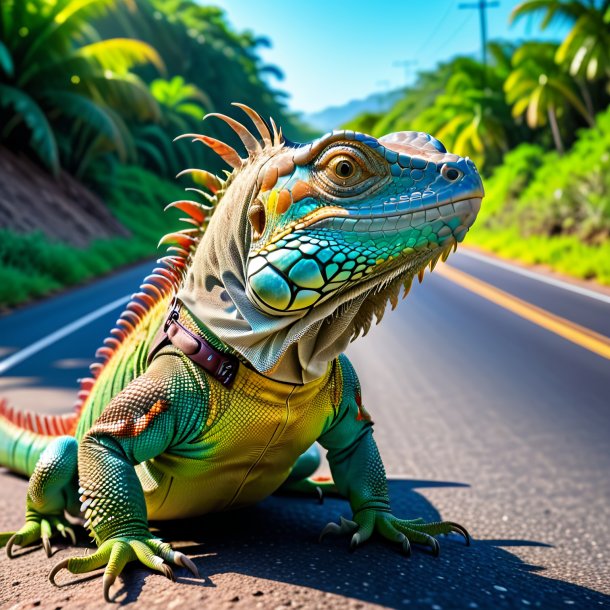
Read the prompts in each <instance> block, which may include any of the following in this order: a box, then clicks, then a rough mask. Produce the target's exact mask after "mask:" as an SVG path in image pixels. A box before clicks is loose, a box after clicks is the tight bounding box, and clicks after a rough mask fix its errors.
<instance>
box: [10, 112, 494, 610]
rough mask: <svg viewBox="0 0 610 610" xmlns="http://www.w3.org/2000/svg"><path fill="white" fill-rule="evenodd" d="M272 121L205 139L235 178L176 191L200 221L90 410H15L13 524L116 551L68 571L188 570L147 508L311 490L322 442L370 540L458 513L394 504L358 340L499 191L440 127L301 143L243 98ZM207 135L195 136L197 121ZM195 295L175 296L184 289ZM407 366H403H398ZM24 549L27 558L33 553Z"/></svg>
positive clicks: (425, 540) (129, 313)
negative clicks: (77, 523)
mask: <svg viewBox="0 0 610 610" xmlns="http://www.w3.org/2000/svg"><path fill="white" fill-rule="evenodd" d="M238 106H239V107H240V108H241V109H242V110H243V111H244V112H245V113H246V114H247V115H248V117H249V118H250V119H251V121H252V123H253V125H254V126H255V128H256V135H254V134H253V133H251V132H250V131H249V130H247V129H246V128H245V127H244V126H243V125H242V124H240V123H238V122H237V121H235V120H234V119H231V118H229V117H226V116H224V115H216V116H218V117H219V118H221V119H222V120H224V121H225V122H226V123H228V125H229V126H230V127H231V128H232V129H233V130H234V131H235V132H236V133H237V135H238V136H239V137H240V139H241V141H242V142H243V144H244V146H245V149H246V151H247V155H246V157H245V158H241V157H240V155H239V154H238V153H237V151H236V150H235V149H233V148H231V147H230V146H228V145H227V144H225V143H223V142H220V141H219V140H215V139H213V138H210V137H207V136H200V135H192V137H193V138H194V139H195V140H197V141H199V142H201V143H203V144H205V145H207V146H210V147H211V148H212V149H213V150H214V151H216V152H217V153H218V154H219V155H220V156H221V157H222V158H223V159H224V160H225V161H226V162H227V163H228V164H229V165H230V166H231V167H232V172H231V173H228V172H227V173H226V179H222V178H219V177H217V176H213V175H212V174H209V173H208V172H205V171H203V170H196V169H191V170H186V172H188V173H190V174H192V176H193V178H194V180H195V182H196V183H197V184H198V186H202V187H204V188H205V189H206V191H202V190H197V189H192V190H195V191H197V192H198V193H199V194H200V195H201V196H202V198H203V203H198V202H195V201H187V200H183V201H178V202H174V203H172V204H170V206H172V207H176V208H179V209H180V210H181V211H183V212H184V213H185V214H186V218H185V219H184V220H185V221H186V222H187V223H188V228H186V229H184V230H182V231H179V232H176V233H170V234H169V235H167V236H165V237H164V238H163V239H162V240H161V243H167V244H169V249H168V255H167V256H166V257H165V258H164V259H162V260H161V261H160V266H159V267H158V268H156V269H155V270H154V272H153V273H152V275H150V276H148V277H147V278H146V279H145V281H144V284H143V285H142V286H141V288H140V292H138V293H136V294H135V295H134V297H133V300H132V301H131V303H130V304H129V305H128V307H127V309H126V311H125V312H124V313H123V314H122V315H121V318H120V319H119V320H118V322H117V326H116V328H114V329H113V330H112V331H111V336H110V337H109V338H108V339H107V340H106V341H105V345H104V346H103V347H102V348H100V350H98V353H97V355H98V356H99V357H100V358H101V362H98V363H95V364H94V365H92V367H91V368H92V373H93V376H92V378H89V379H85V380H83V381H82V383H81V392H80V394H79V408H78V409H77V412H76V413H75V414H72V415H68V416H64V417H56V416H40V415H35V414H31V413H27V414H24V413H19V412H14V411H12V410H11V409H8V408H7V407H6V405H0V463H2V464H3V465H6V466H8V467H9V468H11V469H13V470H15V471H17V472H21V473H24V474H27V475H29V476H30V484H29V488H28V494H27V501H26V523H25V525H24V527H23V528H22V529H21V530H19V531H18V532H8V533H5V534H0V544H1V545H3V544H6V547H7V553H8V555H9V557H10V556H12V548H13V547H14V546H15V545H21V546H23V545H27V544H30V543H33V542H36V541H38V540H40V539H42V542H43V546H44V547H45V550H46V551H47V553H48V554H50V548H51V547H50V542H49V538H50V536H51V535H52V534H53V533H54V530H57V531H58V532H60V533H61V534H63V535H64V536H65V535H66V534H69V535H71V536H72V537H73V532H72V529H71V528H70V526H69V525H68V523H67V522H66V521H65V519H64V513H65V511H68V512H70V513H71V514H73V515H78V514H82V515H83V516H84V518H85V526H86V527H87V528H88V529H89V531H90V533H91V535H92V537H93V538H94V540H95V542H96V543H97V545H98V547H99V548H98V550H97V551H96V552H95V553H93V554H92V555H88V556H85V557H72V558H69V559H64V560H63V561H61V562H60V563H59V564H57V565H56V566H55V568H53V570H52V571H51V574H50V578H51V580H53V579H54V577H55V574H56V573H57V572H58V570H60V569H61V568H63V567H65V568H67V569H68V570H70V571H71V572H74V573H82V572H88V571H90V570H94V569H97V568H99V567H103V566H106V571H105V576H104V596H105V597H106V599H107V600H108V599H109V590H110V586H111V585H112V583H113V582H114V580H115V579H116V577H117V576H118V574H119V573H120V572H121V570H122V569H123V567H124V565H125V564H126V563H127V562H128V561H132V560H136V559H137V560H139V561H141V562H142V563H144V564H145V565H147V566H149V567H150V568H152V569H155V570H159V571H161V572H163V573H165V574H166V575H167V576H169V577H173V573H172V570H171V568H170V565H171V564H177V565H180V566H184V567H187V568H189V569H190V570H191V571H193V572H194V573H196V572H197V570H196V567H195V565H194V564H193V563H192V561H191V560H189V559H188V558H187V557H185V556H184V555H183V554H182V553H178V552H174V551H173V550H172V549H171V547H170V546H169V544H167V543H164V542H162V541H161V540H159V539H157V538H154V537H153V535H152V534H151V533H150V531H149V529H148V519H149V518H150V519H176V518H183V517H192V516H196V515H202V514H205V513H208V512H212V511H219V510H227V509H232V508H236V507H240V506H244V505H248V504H252V503H255V502H258V501H259V500H261V499H263V498H264V497H266V496H268V495H269V494H271V493H273V492H274V491H275V490H277V489H278V488H279V487H280V486H282V485H284V486H286V487H288V488H291V489H293V490H301V491H306V490H311V489H315V488H316V487H317V484H316V483H315V482H313V481H312V480H310V479H308V477H309V476H310V475H311V474H312V473H313V472H314V470H315V469H316V467H317V465H318V458H317V453H316V451H315V450H314V449H312V448H311V447H312V445H313V443H314V442H315V441H318V442H319V443H320V445H321V446H322V447H323V448H325V449H326V450H327V452H328V453H327V457H328V461H329V464H330V467H331V471H332V474H333V479H334V484H327V487H329V488H330V489H333V490H334V491H337V492H339V493H340V494H341V495H343V496H345V497H346V498H347V499H348V500H349V502H350V505H351V509H352V511H353V520H346V519H343V518H342V519H341V522H340V525H337V524H329V525H328V526H327V527H326V528H325V529H324V531H323V534H326V533H346V534H347V533H349V534H350V535H351V544H352V546H357V545H359V544H361V543H362V542H364V541H365V540H366V539H368V538H369V537H370V536H371V534H372V533H373V532H375V531H376V532H378V533H379V534H381V535H382V536H384V537H386V538H388V539H390V540H392V541H395V542H397V543H399V544H400V545H402V548H403V550H404V551H405V552H407V553H409V552H410V542H416V543H420V544H425V545H429V546H431V547H432V548H433V549H434V550H435V551H436V552H438V543H437V541H436V539H435V538H434V536H435V535H437V534H441V533H448V532H450V531H459V532H461V533H463V534H464V536H465V537H466V540H467V541H468V539H469V538H468V534H467V533H466V531H465V530H464V529H463V528H462V527H461V526H459V525H457V524H455V523H452V522H440V523H424V522H423V521H422V520H421V519H411V520H404V519H399V518H397V517H395V516H394V515H393V514H392V512H391V509H390V502H389V498H388V491H387V482H386V477H385V471H384V468H383V463H382V461H381V458H380V456H379V452H378V450H377V446H376V444H375V441H374V440H373V435H372V422H371V420H370V417H369V416H368V414H367V412H366V410H365V409H364V407H363V405H362V401H361V392H360V387H359V383H358V379H357V376H356V373H355V371H354V369H353V367H352V366H351V364H350V363H349V361H348V359H347V358H346V357H345V356H344V355H343V351H344V349H345V347H346V346H347V344H348V343H349V341H351V340H353V339H355V338H356V337H358V336H359V335H360V334H361V333H362V334H364V333H366V332H367V331H368V329H369V327H370V325H371V321H372V319H373V317H376V318H377V320H378V321H379V320H380V319H381V317H382V316H383V314H384V311H385V308H386V304H387V302H388V301H390V302H391V303H392V306H393V307H395V306H396V303H397V299H398V295H399V292H400V290H401V289H402V288H403V287H404V290H405V294H406V293H407V292H408V291H409V288H410V286H411V282H412V281H413V278H414V277H415V276H418V277H419V279H420V281H421V279H422V277H423V273H424V269H425V267H426V266H427V265H429V266H430V268H431V269H432V268H434V265H435V264H436V262H437V261H438V259H439V258H441V257H442V258H443V259H445V258H446V257H447V256H448V254H449V252H450V251H451V249H452V248H455V247H456V246H457V243H458V242H460V241H462V239H463V238H464V236H465V234H466V232H467V231H468V229H469V227H470V226H471V225H472V223H473V222H474V220H475V218H476V215H477V212H478V210H479V206H480V203H481V199H482V197H483V188H482V184H481V179H480V177H479V174H478V173H477V170H476V168H475V166H474V164H473V163H472V161H470V160H469V159H467V158H466V159H465V158H462V157H459V156H458V155H453V154H450V153H447V152H446V150H445V148H444V147H443V145H442V144H441V143H440V142H438V141H437V140H436V139H435V138H433V137H432V136H429V135H427V134H424V133H419V132H400V133H394V134H389V135H387V136H384V137H383V138H380V139H376V138H374V137H372V136H369V135H366V134H361V133H356V132H351V131H336V132H332V133H330V134H327V135H325V136H323V137H322V138H319V139H318V140H315V141H313V142H311V143H309V144H306V145H300V144H299V145H297V144H293V143H291V142H288V141H287V140H285V139H284V138H283V136H282V135H281V131H278V129H277V128H276V126H275V124H274V123H273V121H272V122H271V128H269V126H268V125H267V124H266V123H265V121H263V119H262V118H261V117H260V116H259V115H258V114H256V113H255V112H254V111H253V110H251V109H250V108H248V107H246V106H242V105H238ZM189 135H190V134H189ZM176 296H177V297H178V301H175V300H174V299H175V297H176ZM396 372H397V374H400V373H401V372H400V371H399V370H397V371H396ZM20 560H21V561H27V559H25V558H22V559H20Z"/></svg>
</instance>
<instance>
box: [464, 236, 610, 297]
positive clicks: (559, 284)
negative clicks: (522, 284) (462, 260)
mask: <svg viewBox="0 0 610 610" xmlns="http://www.w3.org/2000/svg"><path fill="white" fill-rule="evenodd" d="M460 252H461V253H462V254H464V255H465V256H470V257H471V258H476V259H477V260H479V261H483V262H484V263H488V264H489V265H494V266H495V267H500V269H505V270H506V271H512V272H513V273H516V274H517V275H523V276H525V277H528V278H530V279H532V280H536V281H538V282H542V283H543V284H549V285H551V286H555V287H556V288H563V289H564V290H568V291H569V292H575V293H576V294H581V295H583V296H585V297H589V298H590V299H596V300H598V301H601V302H602V303H608V304H610V296H609V295H606V294H603V293H601V292H595V291H594V290H589V289H588V288H582V287H581V286H575V285H574V284H569V283H568V282H564V281H563V280H557V279H555V278H552V277H547V276H546V275H542V274H540V273H536V272H535V271H529V270H527V269H522V268H521V267H517V266H516V265H511V264H510V263H505V262H502V261H499V260H497V259H495V258H491V257H489V256H485V255H484V254H479V253H478V252H473V251H472V250H468V249H467V248H461V249H460Z"/></svg>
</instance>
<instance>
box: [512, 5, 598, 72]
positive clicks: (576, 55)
mask: <svg viewBox="0 0 610 610" xmlns="http://www.w3.org/2000/svg"><path fill="white" fill-rule="evenodd" d="M536 14H541V15H542V23H541V27H542V29H545V28H546V27H547V26H549V25H550V24H554V23H558V22H559V21H561V20H563V21H568V22H570V23H571V24H572V28H571V30H570V32H569V33H568V35H567V36H566V37H565V39H564V41H563V42H562V43H561V44H560V45H559V47H558V48H557V51H556V54H555V59H556V60H557V62H558V63H560V64H563V65H565V66H566V67H567V68H568V69H569V72H570V74H571V75H572V76H575V77H576V76H579V77H584V78H586V79H588V80H590V81H593V80H597V79H600V78H607V77H609V76H610V0H601V1H600V0H527V1H526V2H522V3H521V4H519V5H518V6H517V7H516V8H515V9H514V10H513V12H512V14H511V20H512V21H515V20H517V19H520V18H522V17H524V16H533V15H536Z"/></svg>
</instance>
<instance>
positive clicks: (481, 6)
mask: <svg viewBox="0 0 610 610" xmlns="http://www.w3.org/2000/svg"><path fill="white" fill-rule="evenodd" d="M497 6H500V3H499V2H489V1H488V0H479V1H478V2H476V3H472V4H458V8H460V9H473V8H474V9H478V11H479V21H480V24H481V47H482V55H483V67H484V69H486V68H487V14H486V11H487V9H488V8H496V7H497Z"/></svg>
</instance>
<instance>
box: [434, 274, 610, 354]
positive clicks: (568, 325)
mask: <svg viewBox="0 0 610 610" xmlns="http://www.w3.org/2000/svg"><path fill="white" fill-rule="evenodd" d="M435 273H440V275H442V276H443V277H445V278H447V279H448V280H451V281H452V282H454V283H456V284H458V285H459V286H462V287H463V288H466V289H467V290H470V291H471V292H474V293H475V294H477V295H479V296H480V297H483V298H484V299H487V300H488V301H491V302H492V303H495V304H496V305H499V306H500V307H503V308H504V309H508V311H511V312H513V313H514V314H517V315H518V316H521V317H522V318H524V319H526V320H529V321H530V322H533V323H534V324H537V325H538V326H541V327H542V328H546V330H550V331H551V332H553V333H555V334H556V335H559V336H560V337H563V338H564V339H567V340H568V341H571V342H572V343H575V344H576V345H580V346H581V347H584V348H585V349H588V350H589V351H591V352H594V353H595V354H598V355H600V356H602V357H603V358H608V360H610V339H609V338H608V337H606V336H604V335H601V334H599V333H596V332H595V331H593V330H589V329H588V328H585V327H584V326H580V325H579V324H576V323H574V322H571V321H570V320H566V319H565V318H562V317H561V316H557V315H555V314H553V313H550V312H549V311H546V310H545V309H542V308H540V307H537V306H536V305H532V304H531V303H528V302H527V301H524V300H522V299H519V298H518V297H515V296H513V295H512V294H509V293H508V292H504V290H500V289H499V288H496V287H495V286H492V285H491V284H488V283H487V282H483V281H482V280H479V279H477V278H474V277H472V276H471V275H469V274H468V273H464V272H463V271H459V270H458V269H456V268H455V267H449V266H448V265H439V266H438V267H437V268H436V269H435Z"/></svg>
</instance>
